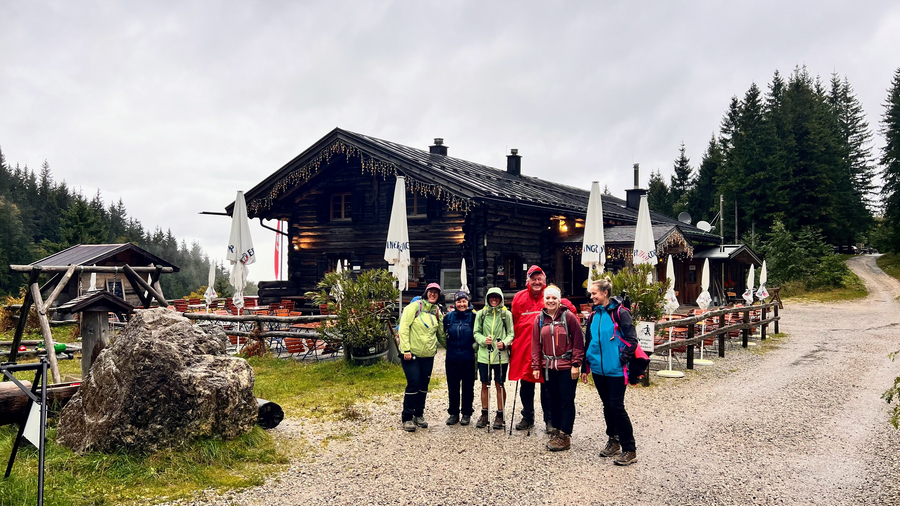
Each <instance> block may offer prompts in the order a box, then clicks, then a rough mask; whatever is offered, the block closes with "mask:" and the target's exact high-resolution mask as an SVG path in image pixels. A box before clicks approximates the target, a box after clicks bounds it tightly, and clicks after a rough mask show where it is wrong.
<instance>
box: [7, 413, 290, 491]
mask: <svg viewBox="0 0 900 506" xmlns="http://www.w3.org/2000/svg"><path fill="white" fill-rule="evenodd" d="M15 434H16V428H15V426H12V425H7V426H3V427H0V455H4V456H8V455H9V454H10V452H11V451H12V444H13V442H14V440H15ZM47 435H48V437H47V450H46V464H45V468H44V469H45V474H44V479H45V484H44V499H45V502H46V504H54V505H61V506H70V505H71V506H80V505H105V504H123V503H124V504H138V503H140V504H145V503H147V502H148V501H154V502H156V501H161V500H172V499H183V498H188V497H191V496H192V495H193V493H194V492H195V491H196V490H203V489H213V490H216V491H219V492H221V491H224V490H227V489H231V488H236V487H249V486H256V485H260V484H262V483H263V482H264V481H265V478H266V477H267V476H268V475H270V474H271V473H272V472H273V468H272V466H273V465H275V466H277V467H278V469H275V471H277V470H280V467H281V466H282V465H284V464H286V463H287V458H286V457H285V456H284V455H283V453H282V452H280V451H279V450H278V448H276V444H275V442H274V441H273V440H272V438H271V437H270V436H269V434H267V433H266V432H265V431H264V430H263V429H261V428H259V427H254V428H253V430H252V431H251V432H249V433H248V434H245V435H244V436H241V437H239V438H236V439H234V440H232V441H221V440H215V439H206V440H201V441H197V442H195V443H193V444H191V445H189V446H187V447H185V448H180V449H177V450H176V449H169V450H163V451H160V452H157V453H154V454H152V455H146V456H138V455H132V454H126V453H117V454H112V455H109V454H103V453H88V454H85V455H78V454H76V453H73V452H71V451H69V450H67V449H65V448H63V447H61V446H59V445H57V444H56V443H55V441H56V430H55V429H54V428H51V429H50V430H49V431H48V433H47ZM37 463H38V452H37V449H36V448H34V447H33V446H31V445H30V444H28V443H25V444H24V445H23V446H22V448H20V449H19V454H18V457H17V458H16V462H15V464H14V466H13V472H12V475H11V476H10V478H9V479H8V480H2V481H0V504H3V505H4V506H7V505H8V506H18V505H23V506H24V505H30V504H34V503H35V502H36V501H37Z"/></svg>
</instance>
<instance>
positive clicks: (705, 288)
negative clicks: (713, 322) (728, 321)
mask: <svg viewBox="0 0 900 506" xmlns="http://www.w3.org/2000/svg"><path fill="white" fill-rule="evenodd" d="M700 289H701V292H700V296H699V297H697V306H699V307H700V310H701V311H703V312H704V313H705V312H706V310H707V309H709V304H710V302H712V297H710V296H709V259H708V258H707V259H706V260H704V261H703V273H702V274H701V275H700ZM700 334H706V319H704V320H703V323H702V324H701V325H700ZM712 364H713V361H712V360H709V359H705V358H703V343H702V342H701V343H700V359H699V360H694V365H712Z"/></svg>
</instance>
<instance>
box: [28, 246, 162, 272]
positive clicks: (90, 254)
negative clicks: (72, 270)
mask: <svg viewBox="0 0 900 506" xmlns="http://www.w3.org/2000/svg"><path fill="white" fill-rule="evenodd" d="M126 250H132V251H134V252H135V253H137V254H138V255H142V256H144V257H145V258H147V260H148V261H149V262H148V263H153V264H155V265H160V266H163V267H172V268H173V269H174V270H175V272H178V270H179V269H178V267H176V266H174V265H172V264H171V263H169V262H166V261H165V260H163V259H162V258H159V257H158V256H156V255H154V254H153V253H150V252H149V251H147V250H145V249H143V248H139V247H138V246H135V245H134V244H131V243H125V244H76V245H75V246H72V247H70V248H67V249H64V250H62V251H59V252H57V253H54V254H52V255H50V256H48V257H45V258H42V259H40V260H35V261H34V262H32V263H30V264H28V265H31V266H42V267H43V266H51V265H52V266H61V265H69V264H74V265H93V264H96V263H100V262H102V261H104V260H105V259H107V258H110V257H113V256H115V255H117V254H119V253H121V252H122V251H126Z"/></svg>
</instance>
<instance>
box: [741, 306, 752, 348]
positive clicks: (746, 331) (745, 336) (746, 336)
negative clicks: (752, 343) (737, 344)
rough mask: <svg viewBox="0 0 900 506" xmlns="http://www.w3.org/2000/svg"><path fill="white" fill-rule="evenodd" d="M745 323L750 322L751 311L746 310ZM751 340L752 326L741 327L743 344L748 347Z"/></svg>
mask: <svg viewBox="0 0 900 506" xmlns="http://www.w3.org/2000/svg"><path fill="white" fill-rule="evenodd" d="M742 321H743V322H744V324H745V325H749V324H750V311H744V318H743V319H742ZM749 340H750V327H746V328H744V329H741V346H742V347H744V348H746V347H747V341H749Z"/></svg>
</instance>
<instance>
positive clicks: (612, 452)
mask: <svg viewBox="0 0 900 506" xmlns="http://www.w3.org/2000/svg"><path fill="white" fill-rule="evenodd" d="M620 453H622V446H621V445H619V440H618V439H615V438H609V441H607V442H606V448H604V449H602V450H600V456H601V457H616V456H618V455H619V454H620Z"/></svg>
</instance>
